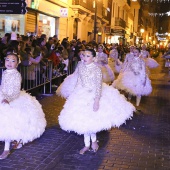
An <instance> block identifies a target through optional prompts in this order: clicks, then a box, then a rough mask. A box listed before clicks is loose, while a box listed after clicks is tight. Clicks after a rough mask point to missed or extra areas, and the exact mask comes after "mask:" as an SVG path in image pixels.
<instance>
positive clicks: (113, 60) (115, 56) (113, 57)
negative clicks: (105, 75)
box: [109, 44, 122, 73]
mask: <svg viewBox="0 0 170 170" xmlns="http://www.w3.org/2000/svg"><path fill="white" fill-rule="evenodd" d="M109 66H110V67H111V68H112V70H113V72H114V73H120V70H121V68H122V62H121V61H120V60H119V53H118V51H117V49H116V45H115V44H113V45H112V50H111V51H110V53H109Z"/></svg>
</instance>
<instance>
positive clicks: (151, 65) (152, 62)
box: [146, 58, 159, 68]
mask: <svg viewBox="0 0 170 170" xmlns="http://www.w3.org/2000/svg"><path fill="white" fill-rule="evenodd" d="M146 66H147V67H149V68H156V67H158V66H159V64H158V62H157V61H156V60H154V59H153V58H147V59H146Z"/></svg>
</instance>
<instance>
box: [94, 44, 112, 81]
mask: <svg viewBox="0 0 170 170" xmlns="http://www.w3.org/2000/svg"><path fill="white" fill-rule="evenodd" d="M103 50H104V46H103V45H102V44H99V46H98V52H97V53H96V59H95V62H96V64H97V65H98V66H99V67H100V68H101V70H102V75H103V82H105V83H108V84H109V83H112V82H113V80H114V78H115V76H114V73H113V71H112V69H111V67H110V66H109V65H108V56H107V54H106V53H104V52H103Z"/></svg>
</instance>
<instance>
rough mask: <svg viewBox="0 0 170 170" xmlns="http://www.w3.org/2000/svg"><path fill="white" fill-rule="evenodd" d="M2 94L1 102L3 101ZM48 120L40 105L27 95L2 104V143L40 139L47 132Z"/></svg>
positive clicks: (0, 118)
mask: <svg viewBox="0 0 170 170" xmlns="http://www.w3.org/2000/svg"><path fill="white" fill-rule="evenodd" d="M2 99H3V98H2V94H1V92H0V101H2ZM45 127H46V120H45V115H44V112H43V110H42V107H41V105H40V103H39V102H38V101H37V100H36V99H35V97H32V96H31V95H29V94H27V93H26V92H25V91H21V92H20V96H19V97H18V98H17V99H15V100H14V101H11V102H10V104H4V103H0V141H5V140H17V141H19V140H20V139H22V141H23V143H27V142H30V141H33V140H34V139H36V138H39V137H40V136H41V135H42V134H43V132H44V131H45Z"/></svg>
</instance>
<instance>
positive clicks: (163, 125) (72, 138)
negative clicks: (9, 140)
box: [0, 58, 170, 170]
mask: <svg viewBox="0 0 170 170" xmlns="http://www.w3.org/2000/svg"><path fill="white" fill-rule="evenodd" d="M157 61H158V62H159V63H160V67H159V68H157V69H154V70H151V74H150V77H151V80H152V86H153V92H152V94H151V95H150V96H148V97H142V100H141V104H140V107H139V109H140V110H141V111H140V112H137V113H135V114H134V116H133V118H132V120H129V121H127V123H126V125H123V126H121V127H120V128H119V129H117V128H115V129H112V130H110V131H103V132H100V133H98V140H99V146H100V148H99V150H98V152H97V153H93V152H87V153H85V155H80V154H79V150H80V149H81V148H82V147H83V136H78V135H76V134H75V133H67V132H65V131H62V130H61V129H60V127H59V125H58V120H57V117H58V115H59V113H60V111H61V109H62V106H63V104H64V102H65V100H64V99H61V98H59V97H57V96H56V95H53V96H51V97H42V98H40V99H39V101H40V103H41V104H42V106H43V109H44V112H45V114H46V119H47V122H48V126H47V129H46V131H45V133H44V134H43V135H42V136H41V137H40V138H39V139H37V140H35V141H33V142H31V143H28V144H26V145H25V146H24V147H23V148H21V149H19V150H15V151H14V152H13V153H12V154H11V155H10V156H9V157H8V158H7V159H6V160H0V170H15V169H16V170H21V169H24V170H34V169H35V170H102V169H103V170H168V169H170V113H169V112H170V102H169V101H170V82H168V80H170V77H169V75H168V69H167V68H164V59H162V58H158V59H157ZM132 103H133V104H135V98H132ZM70 121H71V120H70ZM3 146H4V143H3V142H0V153H1V152H2V151H3Z"/></svg>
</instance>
